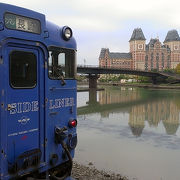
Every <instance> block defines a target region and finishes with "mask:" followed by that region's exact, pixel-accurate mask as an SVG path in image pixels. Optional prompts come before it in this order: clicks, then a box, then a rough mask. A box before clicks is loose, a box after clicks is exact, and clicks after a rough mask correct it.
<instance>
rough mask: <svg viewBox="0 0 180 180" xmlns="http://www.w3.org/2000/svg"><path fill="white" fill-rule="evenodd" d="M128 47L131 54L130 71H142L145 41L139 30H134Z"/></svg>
mask: <svg viewBox="0 0 180 180" xmlns="http://www.w3.org/2000/svg"><path fill="white" fill-rule="evenodd" d="M129 46H130V53H132V69H140V70H144V67H145V51H146V39H145V37H144V34H143V31H142V29H141V28H136V29H134V31H133V33H132V36H131V39H130V40H129Z"/></svg>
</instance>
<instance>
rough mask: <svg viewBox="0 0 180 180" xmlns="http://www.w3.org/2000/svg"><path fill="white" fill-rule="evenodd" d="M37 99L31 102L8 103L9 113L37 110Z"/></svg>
mask: <svg viewBox="0 0 180 180" xmlns="http://www.w3.org/2000/svg"><path fill="white" fill-rule="evenodd" d="M38 105H39V103H38V101H32V102H18V103H12V104H10V106H11V109H10V114H16V113H27V112H30V111H38V110H39V106H38Z"/></svg>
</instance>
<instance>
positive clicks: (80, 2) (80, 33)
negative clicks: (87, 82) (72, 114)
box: [1, 0, 180, 64]
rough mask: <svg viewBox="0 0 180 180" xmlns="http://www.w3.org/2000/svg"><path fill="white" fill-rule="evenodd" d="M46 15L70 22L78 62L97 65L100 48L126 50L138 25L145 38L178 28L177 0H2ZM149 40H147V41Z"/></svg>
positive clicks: (179, 12)
mask: <svg viewBox="0 0 180 180" xmlns="http://www.w3.org/2000/svg"><path fill="white" fill-rule="evenodd" d="M1 2H4V3H9V4H14V5H17V6H22V7H25V8H28V9H32V10H34V11H38V12H41V13H43V14H45V15H46V18H47V19H48V20H49V21H52V22H54V23H56V24H58V25H60V26H63V25H69V26H70V27H72V29H73V31H74V35H75V37H76V39H77V44H78V49H79V51H78V63H83V61H84V59H86V62H87V64H98V56H99V52H100V49H101V47H109V48H110V50H111V51H119V52H126V51H127V52H128V51H129V46H128V41H129V38H130V36H131V34H132V31H133V29H134V28H136V27H141V28H142V30H143V32H144V34H145V36H146V39H147V41H149V38H151V37H157V36H159V37H160V39H161V41H163V40H164V38H165V36H166V33H167V31H168V30H170V29H177V30H178V29H179V28H180V23H179V17H180V11H179V5H180V2H179V0H171V1H169V0H158V1H157V0H151V1H149V0H136V1H135V0H125V1H124V0H123V1H122V0H111V1H109V0H61V1H59V0H53V1H47V0H38V1H37V0H31V1H29V0H14V1H12V0H2V1H1ZM147 43H148V42H147Z"/></svg>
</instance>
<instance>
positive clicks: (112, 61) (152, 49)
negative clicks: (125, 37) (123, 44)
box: [99, 28, 180, 71]
mask: <svg viewBox="0 0 180 180" xmlns="http://www.w3.org/2000/svg"><path fill="white" fill-rule="evenodd" d="M129 49H130V50H129V53H119V52H110V51H109V49H108V48H102V49H101V52H100V56H99V66H101V67H107V68H123V69H139V70H149V71H152V70H158V71H162V70H164V69H174V68H176V66H177V64H179V63H180V37H179V34H178V32H177V31H176V30H171V31H168V33H167V35H166V38H165V40H164V42H163V44H162V43H161V42H160V41H159V39H158V38H155V39H151V40H150V41H149V43H148V44H146V38H145V36H144V34H143V31H142V29H141V28H136V29H134V31H133V33H132V36H131V38H130V40H129Z"/></svg>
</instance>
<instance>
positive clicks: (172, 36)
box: [164, 29, 180, 43]
mask: <svg viewBox="0 0 180 180" xmlns="http://www.w3.org/2000/svg"><path fill="white" fill-rule="evenodd" d="M171 41H180V38H179V34H178V32H177V30H175V29H173V30H171V31H168V33H167V35H166V38H165V40H164V43H165V42H171Z"/></svg>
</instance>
